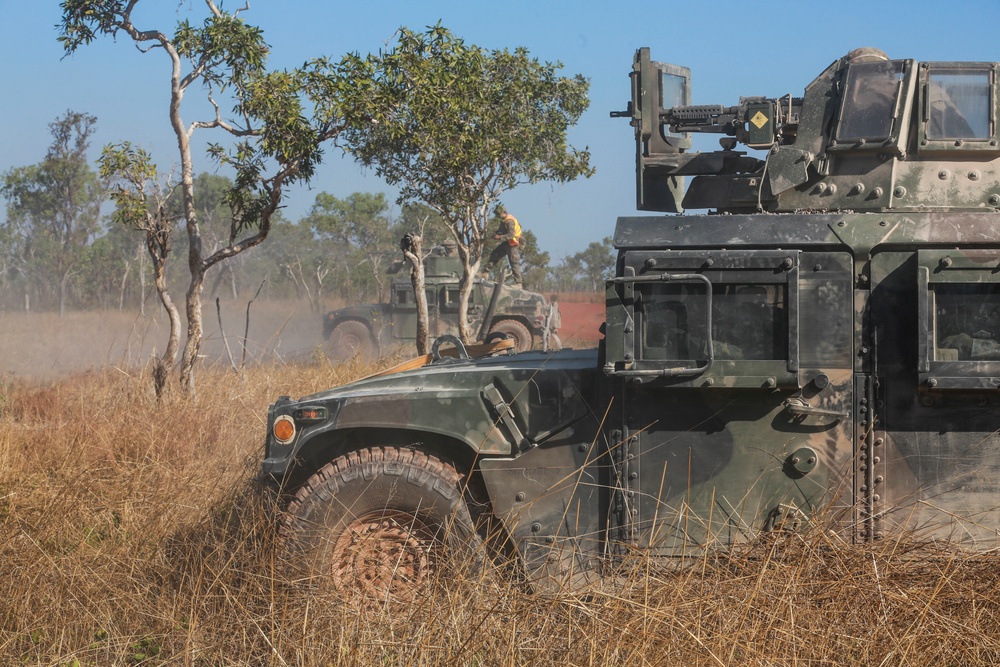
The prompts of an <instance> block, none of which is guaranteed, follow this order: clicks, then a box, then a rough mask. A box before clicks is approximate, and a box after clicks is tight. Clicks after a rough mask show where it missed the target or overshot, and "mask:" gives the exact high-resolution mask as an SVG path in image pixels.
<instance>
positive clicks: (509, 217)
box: [503, 213, 521, 245]
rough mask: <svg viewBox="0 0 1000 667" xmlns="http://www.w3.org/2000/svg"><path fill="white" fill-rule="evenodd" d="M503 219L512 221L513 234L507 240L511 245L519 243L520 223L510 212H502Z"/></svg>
mask: <svg viewBox="0 0 1000 667" xmlns="http://www.w3.org/2000/svg"><path fill="white" fill-rule="evenodd" d="M503 219H504V220H510V221H511V222H513V223H514V236H513V237H512V238H511V239H510V241H508V243H510V244H511V245H521V223H519V222H518V221H517V218H515V217H514V216H512V215H511V214H510V213H504V214H503Z"/></svg>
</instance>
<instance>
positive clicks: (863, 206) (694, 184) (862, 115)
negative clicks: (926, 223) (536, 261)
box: [611, 48, 1000, 213]
mask: <svg viewBox="0 0 1000 667" xmlns="http://www.w3.org/2000/svg"><path fill="white" fill-rule="evenodd" d="M997 68H998V65H997V64H996V63H976V62H970V63H954V62H944V63H940V62H922V63H918V62H916V61H915V60H890V59H889V58H888V56H886V55H885V54H884V53H882V52H881V51H879V50H877V49H872V48H861V49H855V50H854V51H851V52H850V53H849V54H847V55H846V56H844V57H843V58H841V59H839V60H837V61H834V62H833V63H832V64H831V65H830V66H829V67H827V68H826V69H825V70H824V71H823V73H822V74H820V75H819V76H818V77H817V78H816V79H815V80H813V81H812V83H810V84H809V85H808V86H806V89H805V93H804V95H803V96H802V97H792V96H791V95H785V96H783V97H779V98H766V97H744V98H741V99H740V103H739V104H738V105H736V106H723V105H694V106H692V105H691V104H690V88H691V86H690V81H691V77H690V71H689V70H688V69H687V68H684V67H678V66H676V65H669V64H666V63H659V62H655V61H652V60H650V57H649V49H647V48H642V49H639V51H637V52H636V55H635V59H634V62H633V65H632V72H631V79H632V100H631V101H630V102H629V104H628V108H627V109H626V110H625V111H619V112H612V114H611V115H612V117H624V118H629V119H630V121H631V124H632V126H633V127H634V128H635V140H636V176H637V185H636V198H637V203H636V205H637V207H638V208H639V209H640V210H647V211H663V212H682V211H684V210H685V209H714V210H715V211H717V212H720V213H757V212H771V213H782V212H785V213H787V212H795V211H803V210H808V211H843V210H851V211H888V210H927V209H970V210H976V209H979V210H982V209H995V208H997V207H998V206H1000V168H998V166H1000V165H998V158H1000V136H998V131H997V123H996V119H997V117H998V97H997V90H996V87H997V84H996V81H997ZM693 133H717V134H722V135H725V136H724V137H723V138H721V139H720V148H721V150H718V151H712V152H691V151H690V148H691V135H692V134H693ZM739 144H742V145H744V146H746V147H748V148H750V149H755V150H764V151H767V152H766V153H765V154H764V155H763V156H762V157H759V158H758V157H753V156H750V155H748V154H747V152H745V151H737V150H735V148H736V147H737V145H739ZM966 165H970V166H969V167H968V168H965V166H966ZM685 177H691V179H690V184H689V186H688V187H687V188H686V190H685Z"/></svg>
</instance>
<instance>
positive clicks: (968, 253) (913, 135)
mask: <svg viewBox="0 0 1000 667" xmlns="http://www.w3.org/2000/svg"><path fill="white" fill-rule="evenodd" d="M998 73H1000V64H998V63H978V62H970V63H959V62H917V61H915V60H906V59H902V60H894V59H890V58H889V57H887V56H886V55H885V54H883V53H881V52H879V51H877V50H874V49H859V50H857V51H854V52H851V53H850V54H848V55H847V56H845V57H844V58H841V59H839V60H837V61H835V62H834V63H832V64H831V65H830V66H829V67H828V68H827V69H826V70H824V71H823V72H822V73H821V74H820V75H819V76H818V77H817V78H816V79H815V80H814V81H812V82H811V83H810V84H809V85H808V86H807V87H806V88H805V92H804V94H803V95H802V96H801V97H793V96H785V97H779V98H764V97H747V98H742V99H741V100H740V102H739V104H737V105H735V106H721V105H699V106H694V105H692V104H691V100H690V75H689V72H688V70H687V69H684V68H681V67H677V66H672V65H667V64H661V63H657V62H653V61H651V60H650V57H649V51H648V50H647V49H641V50H640V51H638V53H637V54H636V58H635V61H634V64H633V68H632V72H631V80H632V101H631V103H630V104H629V108H628V109H627V110H626V111H624V112H616V113H614V114H612V115H614V116H620V117H625V118H627V119H629V121H630V122H631V124H632V126H633V128H634V132H635V139H636V157H637V194H638V208H639V209H641V210H651V211H660V212H662V213H667V214H669V215H662V216H646V217H623V218H620V219H619V220H618V223H617V227H616V230H615V235H614V242H615V245H616V247H617V248H618V250H619V254H618V260H617V275H616V276H615V277H614V278H613V279H612V280H610V281H608V285H607V319H606V324H605V339H604V340H603V341H602V342H601V344H600V346H599V348H598V349H594V350H564V351H561V352H557V353H553V354H546V353H541V352H530V353H524V354H514V355H508V354H506V353H502V352H501V353H498V354H497V353H494V354H491V355H490V356H486V357H484V358H466V357H470V356H472V355H469V354H467V353H466V351H463V350H462V349H459V350H458V352H457V355H456V356H451V357H449V356H444V355H443V354H442V348H443V347H444V346H440V347H439V349H438V350H437V353H436V354H435V355H434V360H433V361H432V362H431V363H429V364H428V365H426V366H424V367H421V368H418V369H414V370H408V371H402V372H398V373H390V374H386V375H380V376H377V377H372V378H368V379H365V380H361V381H359V382H355V383H352V384H350V385H347V386H344V387H338V388H336V389H331V390H330V391H327V392H324V393H320V394H316V395H314V396H307V397H304V398H300V399H297V400H291V399H288V398H281V399H279V400H278V402H277V403H275V404H274V405H273V406H272V407H271V408H270V412H269V415H268V435H267V453H266V459H265V461H264V471H265V472H266V473H267V474H269V475H272V476H274V477H275V478H277V479H279V480H283V483H284V484H285V488H288V489H290V490H296V493H295V497H294V499H293V500H292V501H291V503H290V505H289V507H288V511H287V517H286V523H285V526H284V531H285V535H286V536H287V539H288V543H289V552H290V554H291V555H292V556H293V558H296V559H298V560H299V561H300V562H302V563H304V564H308V565H309V567H310V568H312V569H311V570H310V571H313V572H320V573H323V574H324V576H326V577H327V580H328V581H330V582H331V583H332V585H333V586H335V587H336V588H339V589H342V590H345V589H352V588H361V589H362V590H365V591H369V592H372V591H374V592H379V593H381V592H384V591H386V590H388V591H390V592H391V591H392V590H393V589H394V586H395V585H396V582H402V583H406V584H409V583H412V582H417V581H420V580H421V579H423V578H425V577H426V576H427V575H428V573H429V572H431V571H432V570H433V568H434V567H435V564H436V562H437V561H436V560H435V558H436V554H437V553H438V547H439V546H440V545H442V544H444V545H448V546H452V547H455V548H458V549H462V548H464V549H470V550H471V549H473V548H475V546H476V539H475V538H476V530H477V526H479V525H482V524H484V523H489V524H490V525H492V526H494V527H499V528H500V529H502V531H501V532H502V534H503V535H504V536H505V537H506V539H507V540H508V544H509V545H510V546H511V551H512V552H513V553H514V554H515V555H516V558H517V560H518V562H519V563H520V566H521V567H522V568H523V570H524V572H525V573H526V574H527V575H528V576H529V577H531V578H533V579H535V580H536V581H539V582H541V583H544V582H570V583H573V582H580V581H586V580H588V579H589V578H591V577H592V576H595V575H599V574H601V573H602V572H604V571H606V569H607V568H608V566H614V565H615V564H616V562H618V560H619V559H620V558H621V557H622V556H623V555H624V554H627V553H633V552H636V551H639V552H643V553H648V554H652V555H655V556H663V557H667V558H673V557H678V556H684V555H690V554H693V553H698V552H699V551H701V550H703V549H704V548H706V547H715V546H719V547H725V546H727V545H733V544H736V543H740V542H746V541H751V540H755V539H757V538H758V537H760V536H761V535H763V534H765V533H767V532H769V531H778V530H782V531H789V530H795V529H797V528H801V527H802V526H804V525H806V524H807V523H808V522H810V521H815V520H819V518H817V517H822V521H823V522H825V523H824V525H828V526H829V528H831V529H833V530H835V531H837V532H838V533H839V534H841V535H842V536H843V537H844V538H845V539H849V540H854V541H857V542H865V541H870V540H878V539H880V538H883V537H884V536H887V535H890V534H894V533H897V532H899V531H903V530H909V531H915V532H916V534H917V535H919V536H920V537H924V538H928V539H931V538H933V539H946V540H950V541H952V542H954V543H955V544H957V545H959V546H962V547H970V548H975V549H990V548H995V547H996V546H998V542H1000V488H998V487H1000V436H998V433H1000V213H998V209H1000V131H998V119H1000V91H998ZM695 133H717V134H718V135H720V136H719V138H720V146H719V150H712V151H706V152H694V151H692V150H691V141H692V136H691V135H693V134H695ZM738 146H745V147H748V148H749V149H753V150H755V151H757V152H755V153H752V154H750V153H749V151H743V150H736V149H737V147H738ZM685 209H688V210H690V209H707V212H702V213H697V214H691V213H686V214H684V215H676V214H677V213H680V212H682V211H684V210H685ZM491 350H492V351H493V352H497V350H496V349H493V348H490V349H488V350H487V352H489V351H491ZM487 520H488V521H487Z"/></svg>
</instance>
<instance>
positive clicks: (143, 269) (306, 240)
mask: <svg viewBox="0 0 1000 667" xmlns="http://www.w3.org/2000/svg"><path fill="white" fill-rule="evenodd" d="M88 169H89V168H88ZM43 171H44V164H42V165H33V166H30V167H23V168H18V169H13V170H11V171H9V172H7V173H6V174H4V176H3V193H4V195H5V197H6V200H7V215H6V219H5V220H4V221H3V222H0V309H3V310H7V311H11V310H45V311H53V310H60V311H61V310H63V309H65V308H72V309H93V308H102V309H119V310H124V309H138V310H144V309H145V308H157V307H158V304H157V303H156V292H155V290H154V289H153V287H152V278H151V266H150V260H149V257H148V255H147V252H146V248H145V244H144V236H143V235H142V234H141V233H139V232H136V231H135V230H132V229H129V228H126V227H124V226H121V225H115V224H112V222H111V218H110V215H109V214H108V212H107V211H108V208H109V206H108V200H107V198H106V192H105V191H104V189H103V188H102V187H101V183H99V181H98V179H97V178H96V175H94V174H93V173H92V172H89V171H88V173H87V178H85V179H82V181H81V179H80V178H79V174H77V175H76V176H75V179H76V182H83V183H85V186H81V187H79V188H77V191H76V192H73V193H70V194H69V196H70V197H72V198H73V200H72V201H70V202H59V201H55V200H54V199H57V197H56V198H53V197H52V195H53V194H54V193H53V192H47V191H46V192H43V191H42V190H43V188H41V186H43V185H45V182H44V181H45V179H46V178H49V177H47V176H46V175H45V174H44V173H43ZM231 187H232V183H231V182H230V180H229V179H228V178H226V177H223V176H219V175H214V174H208V173H203V174H200V175H198V176H197V177H196V184H195V188H196V192H197V201H198V202H200V203H202V204H203V208H202V210H200V211H199V215H200V218H199V222H200V225H201V229H202V234H203V237H204V243H205V244H206V245H207V246H211V245H213V244H214V245H217V246H221V245H223V244H225V243H226V242H227V241H228V239H225V238H221V237H220V235H221V234H225V233H227V232H228V229H229V225H228V219H229V215H230V213H229V210H228V208H227V206H226V204H225V203H224V197H225V194H226V193H227V192H228V190H229V189H230V188H231ZM53 190H54V191H55V192H58V188H54V189H53ZM43 196H44V198H45V199H46V201H39V200H40V199H43ZM167 205H168V207H172V208H175V209H176V214H175V219H176V225H177V227H178V229H177V230H176V231H175V233H174V234H173V236H172V243H173V247H172V250H171V253H172V254H173V256H174V257H173V261H172V262H171V263H169V264H168V273H167V279H168V282H169V285H170V290H171V292H172V293H175V294H182V293H183V292H184V290H186V289H187V282H188V279H189V274H188V272H187V267H186V262H187V257H188V247H187V243H188V241H187V235H186V234H184V233H183V231H182V230H181V229H180V228H181V227H182V226H183V225H184V224H185V221H184V218H183V215H182V213H181V207H180V204H179V202H174V201H172V200H168V202H167ZM70 209H72V210H70ZM522 220H523V222H524V223H525V234H524V238H525V244H524V247H523V252H522V268H523V271H524V275H525V283H526V286H527V287H528V288H529V289H533V290H538V291H559V292H570V291H596V290H600V289H602V287H603V279H604V277H605V276H607V275H609V274H610V273H611V272H612V269H613V266H614V253H613V249H612V247H611V239H609V238H605V239H603V240H602V241H601V242H594V243H591V244H590V245H589V246H588V247H587V248H586V249H585V250H583V251H581V252H578V253H576V254H574V255H571V256H569V257H566V258H564V259H562V260H561V261H559V262H558V263H556V264H555V265H554V266H553V265H552V263H551V260H550V257H549V253H548V252H545V251H543V250H542V249H541V248H539V247H538V243H537V239H536V236H535V234H534V233H533V232H532V229H531V228H530V226H531V225H532V224H533V222H535V221H532V219H531V215H530V214H523V215H522ZM537 224H541V222H538V223H537ZM410 231H418V232H422V235H423V237H424V248H431V247H433V246H434V245H435V244H439V243H441V242H442V241H444V240H445V237H444V235H445V234H446V233H447V232H446V228H445V226H444V225H442V224H441V223H440V221H438V220H437V219H436V214H435V213H434V212H433V211H432V210H431V209H429V208H427V207H425V206H423V205H419V204H418V205H412V206H406V207H404V208H403V209H402V210H401V211H399V212H398V213H396V212H394V211H393V207H392V206H391V204H390V202H389V200H388V199H387V198H386V196H385V195H384V194H382V193H364V192H356V193H354V194H351V195H349V196H347V197H346V198H343V199H340V198H338V197H335V196H333V195H330V194H328V193H326V192H320V193H319V194H317V195H316V199H315V202H314V203H313V206H312V208H311V209H310V210H309V212H308V214H306V215H305V216H303V217H302V218H300V219H299V220H295V221H292V220H287V219H284V218H279V219H278V221H277V222H276V223H275V224H274V225H273V228H272V231H271V234H270V236H269V238H268V239H267V241H266V242H265V243H263V244H261V245H260V246H259V247H257V248H254V249H253V250H252V251H251V252H247V253H244V254H241V255H238V256H236V257H233V258H231V260H230V261H228V262H223V263H220V264H219V265H217V266H215V267H213V268H212V269H211V270H210V272H209V275H208V280H207V281H206V290H205V296H206V297H209V298H211V299H214V298H215V297H216V296H219V297H221V298H223V299H229V298H231V299H241V298H247V299H249V298H252V297H253V296H254V294H256V293H257V290H258V289H260V288H261V285H263V288H262V292H261V295H262V296H264V297H271V298H295V299H302V300H307V301H308V302H309V303H310V304H311V306H312V307H313V308H314V309H315V310H316V311H320V310H322V309H323V308H324V307H326V306H327V305H329V302H331V301H332V300H334V299H335V300H336V302H338V303H362V302H369V301H372V300H377V299H379V298H381V297H382V296H384V295H385V294H386V289H387V285H388V281H389V279H388V277H387V270H388V268H389V267H390V265H392V264H393V262H394V261H395V260H397V259H400V257H401V253H400V251H399V247H398V243H399V239H400V238H401V237H402V236H403V234H405V233H407V232H410Z"/></svg>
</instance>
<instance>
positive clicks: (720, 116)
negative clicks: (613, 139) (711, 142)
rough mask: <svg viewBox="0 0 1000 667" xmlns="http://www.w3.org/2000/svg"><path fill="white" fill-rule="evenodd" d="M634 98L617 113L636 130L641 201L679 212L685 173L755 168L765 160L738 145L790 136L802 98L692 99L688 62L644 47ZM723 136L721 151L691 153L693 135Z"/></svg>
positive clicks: (764, 144) (760, 145) (766, 145)
mask: <svg viewBox="0 0 1000 667" xmlns="http://www.w3.org/2000/svg"><path fill="white" fill-rule="evenodd" d="M630 76H631V79H632V100H630V101H629V103H628V106H627V107H626V109H625V110H624V111H612V112H611V117H612V118H628V119H630V121H631V124H632V126H633V127H634V128H635V138H636V160H637V165H636V175H637V187H636V192H637V207H638V208H639V209H641V210H657V211H666V212H681V211H683V208H682V207H681V198H682V196H683V187H684V182H683V180H682V177H683V176H697V175H717V174H741V173H754V172H756V171H759V170H761V169H763V166H764V162H763V161H761V160H759V159H756V158H752V157H746V153H745V152H739V151H735V150H734V149H735V148H736V146H737V144H743V145H745V146H747V147H749V148H753V149H758V150H767V149H771V148H773V147H774V146H776V145H778V144H780V143H782V142H785V141H790V140H793V139H794V137H795V133H796V130H797V128H798V123H799V115H800V112H801V108H802V99H801V98H793V97H792V96H791V95H786V96H784V97H781V98H774V99H772V98H765V97H741V98H740V103H739V104H738V105H736V106H723V105H721V104H699V105H692V104H690V91H691V73H690V70H689V69H688V68H686V67H679V66H677V65H671V64H668V63H661V62H655V61H651V60H650V57H649V49H648V48H645V47H644V48H641V49H639V50H638V51H637V52H636V54H635V60H634V62H633V65H632V72H631V75H630ZM695 132H699V133H714V134H724V135H726V136H725V137H724V138H721V139H720V140H719V144H720V146H721V148H722V150H721V151H715V152H708V153H704V152H694V153H689V152H687V151H688V150H689V149H690V148H691V137H690V135H691V133H695Z"/></svg>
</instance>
